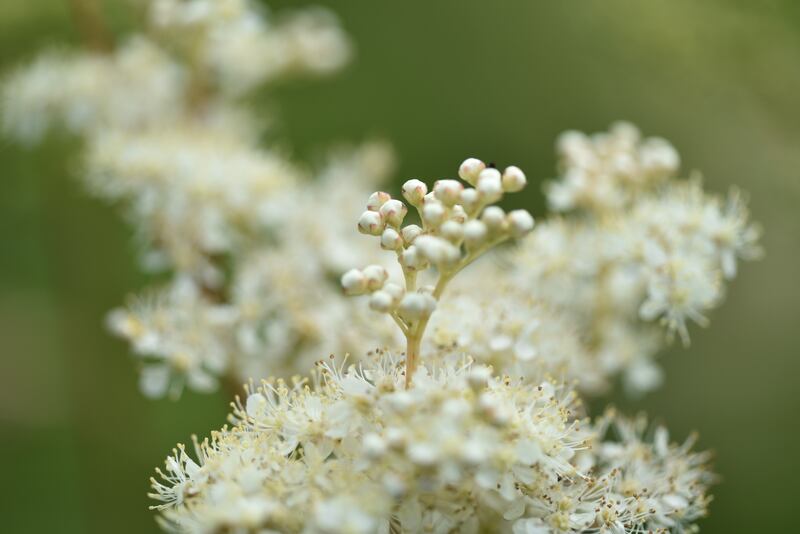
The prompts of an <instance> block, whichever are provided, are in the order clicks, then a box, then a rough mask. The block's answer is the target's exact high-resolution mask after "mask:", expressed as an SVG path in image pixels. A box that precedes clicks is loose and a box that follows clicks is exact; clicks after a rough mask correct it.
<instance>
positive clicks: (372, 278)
mask: <svg viewBox="0 0 800 534" xmlns="http://www.w3.org/2000/svg"><path fill="white" fill-rule="evenodd" d="M362 272H363V273H364V276H365V277H366V279H367V290H369V291H377V290H378V289H380V288H382V287H383V284H384V282H386V279H387V278H389V273H388V272H386V269H384V268H383V267H381V266H380V265H367V266H366V267H364V270H363V271H362Z"/></svg>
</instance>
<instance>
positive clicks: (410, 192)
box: [403, 180, 428, 206]
mask: <svg viewBox="0 0 800 534" xmlns="http://www.w3.org/2000/svg"><path fill="white" fill-rule="evenodd" d="M427 194H428V186H427V185H425V182H422V181H420V180H409V181H407V182H406V183H404V184H403V197H405V199H406V200H408V203H409V204H411V205H412V206H418V205H419V203H420V202H422V199H423V198H424V197H425V195H427Z"/></svg>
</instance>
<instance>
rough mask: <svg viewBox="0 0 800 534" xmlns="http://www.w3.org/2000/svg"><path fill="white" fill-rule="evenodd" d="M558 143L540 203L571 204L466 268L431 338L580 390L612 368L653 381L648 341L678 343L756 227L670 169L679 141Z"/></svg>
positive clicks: (612, 135)
mask: <svg viewBox="0 0 800 534" xmlns="http://www.w3.org/2000/svg"><path fill="white" fill-rule="evenodd" d="M559 150H560V151H561V153H562V162H561V166H562V173H563V176H564V177H563V178H562V179H561V180H560V181H558V182H555V183H554V184H551V185H550V187H549V196H548V199H549V200H550V204H551V205H552V206H554V207H558V208H561V209H566V207H567V206H569V207H570V208H574V209H571V210H569V211H568V213H566V214H563V215H557V216H553V217H550V218H547V219H545V220H544V221H543V222H540V224H538V225H537V227H536V228H535V229H534V230H533V232H532V233H531V235H530V236H529V237H528V238H527V239H526V240H524V241H523V242H522V243H521V244H520V246H519V247H517V248H516V249H514V250H511V251H507V252H506V251H504V252H503V253H502V254H501V255H500V257H499V258H497V259H496V261H495V262H494V263H490V264H488V265H484V266H483V269H480V270H476V271H473V272H472V273H468V274H467V275H466V276H464V277H463V279H462V280H461V282H462V283H461V284H460V287H459V288H457V291H456V293H455V294H454V295H453V296H451V297H450V298H449V299H445V300H444V302H443V303H442V306H443V307H445V308H446V310H447V311H446V312H445V313H441V314H439V315H438V318H436V319H434V321H433V324H432V327H433V331H434V335H433V337H432V341H433V342H434V343H436V344H438V345H446V344H449V345H455V346H458V347H460V348H461V349H462V350H465V351H468V352H469V354H470V355H471V356H473V357H474V358H476V359H477V360H478V361H479V362H481V363H488V364H492V365H494V366H496V368H498V369H503V370H504V371H505V372H508V373H512V374H519V375H521V376H539V375H541V373H542V372H549V373H552V374H553V375H554V376H558V377H560V378H564V379H567V380H576V381H577V383H578V387H579V388H580V389H581V390H582V391H583V392H586V393H599V392H603V391H605V390H607V388H608V387H609V386H610V384H611V382H612V381H613V379H614V377H615V376H617V375H620V374H621V375H622V376H623V378H624V382H625V384H626V387H627V388H628V389H629V390H631V391H633V392H640V391H647V390H651V389H653V388H655V387H657V386H658V385H659V384H660V382H661V370H660V369H659V367H658V366H657V365H656V364H655V361H654V357H655V355H656V353H657V352H658V351H659V349H660V348H662V347H663V346H664V344H665V342H667V341H669V340H670V338H671V336H672V335H673V334H674V333H677V334H679V336H680V337H681V339H682V340H683V341H684V342H685V343H688V339H689V334H688V325H687V322H688V321H690V320H691V321H695V322H697V323H699V324H701V325H704V324H706V322H707V320H706V316H705V314H706V313H707V312H708V311H709V310H710V309H712V308H714V307H715V306H717V305H718V304H719V302H720V301H721V299H722V296H723V291H724V289H725V285H724V283H723V281H724V280H730V279H731V278H733V277H734V276H735V274H736V263H737V261H738V260H740V259H744V260H749V259H754V258H756V257H758V255H759V254H760V249H759V247H758V244H757V241H758V237H759V230H758V227H757V226H754V225H753V224H752V223H751V222H750V221H749V215H748V212H747V208H746V206H745V202H744V200H743V198H742V195H741V194H740V193H739V192H738V191H736V190H734V191H732V192H731V193H730V195H729V196H728V198H727V199H721V198H719V197H717V196H714V195H709V194H706V193H704V191H703V189H702V187H701V184H700V182H699V180H697V179H690V180H680V179H677V178H676V177H675V173H676V171H677V162H678V156H677V153H676V151H675V150H674V149H673V148H672V147H671V146H670V145H669V144H668V143H667V142H666V141H664V140H660V139H658V140H653V139H644V140H642V139H641V138H640V136H639V133H638V131H637V130H636V129H635V128H634V127H633V126H632V125H629V124H625V123H620V124H617V125H615V126H613V127H612V129H611V131H610V132H609V133H603V134H597V135H595V136H592V137H587V136H585V135H583V134H579V133H576V132H568V133H567V134H564V135H563V136H562V137H561V139H560V141H559ZM667 163H670V164H667ZM576 177H580V178H576ZM565 191H570V198H571V199H573V200H574V202H573V201H571V202H570V203H565V202H563V198H564V197H565V195H566V193H565ZM487 310H491V313H487ZM656 319H658V320H659V321H660V322H661V323H662V324H663V325H664V326H665V327H666V333H667V335H666V336H664V335H663V334H662V331H661V330H660V329H659V328H658V327H657V326H656V325H654V324H653V320H656Z"/></svg>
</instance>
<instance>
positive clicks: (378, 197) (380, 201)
mask: <svg viewBox="0 0 800 534" xmlns="http://www.w3.org/2000/svg"><path fill="white" fill-rule="evenodd" d="M391 199H392V195H390V194H389V193H384V192H383V191H376V192H374V193H372V194H371V195H370V196H369V199H368V200H367V209H368V210H369V211H378V210H379V209H381V206H383V205H384V204H385V203H386V202H388V201H389V200H391Z"/></svg>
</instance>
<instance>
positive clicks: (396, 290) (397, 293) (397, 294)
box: [382, 282, 406, 305]
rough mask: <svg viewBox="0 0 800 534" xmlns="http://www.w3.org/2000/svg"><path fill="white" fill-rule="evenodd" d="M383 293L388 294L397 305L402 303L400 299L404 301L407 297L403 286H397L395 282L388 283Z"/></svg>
mask: <svg viewBox="0 0 800 534" xmlns="http://www.w3.org/2000/svg"><path fill="white" fill-rule="evenodd" d="M382 291H384V292H385V293H387V294H388V295H389V296H391V297H392V301H393V302H394V304H395V305H396V304H397V303H398V302H400V299H402V298H403V295H405V293H406V292H405V290H404V289H403V288H402V287H401V286H399V285H398V284H395V283H394V282H386V283H385V284H384V285H383V289H382Z"/></svg>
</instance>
